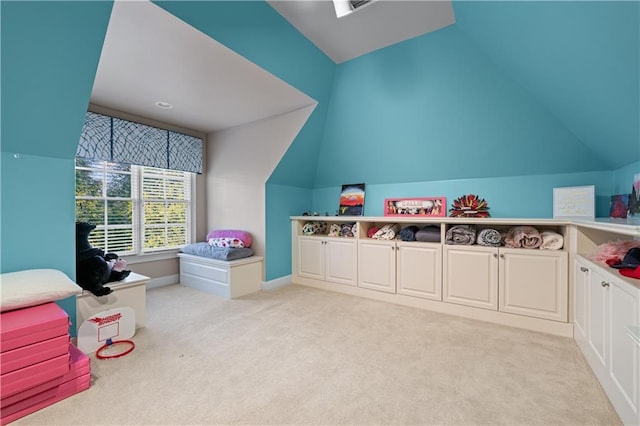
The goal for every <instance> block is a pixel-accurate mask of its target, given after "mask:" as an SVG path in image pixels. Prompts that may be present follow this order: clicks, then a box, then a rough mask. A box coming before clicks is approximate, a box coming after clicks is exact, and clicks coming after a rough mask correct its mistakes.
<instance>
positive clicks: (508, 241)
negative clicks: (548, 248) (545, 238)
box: [504, 225, 542, 249]
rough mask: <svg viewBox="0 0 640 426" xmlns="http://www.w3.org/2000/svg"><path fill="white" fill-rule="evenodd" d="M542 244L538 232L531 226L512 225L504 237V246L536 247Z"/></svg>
mask: <svg viewBox="0 0 640 426" xmlns="http://www.w3.org/2000/svg"><path fill="white" fill-rule="evenodd" d="M541 244H542V236H541V235H540V232H539V231H538V230H537V229H536V228H534V227H533V226H528V225H524V226H514V227H513V228H511V229H509V232H507V235H506V236H505V238H504V245H505V247H511V248H526V249H536V248H538V247H540V245H541Z"/></svg>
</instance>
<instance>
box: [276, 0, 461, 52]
mask: <svg viewBox="0 0 640 426" xmlns="http://www.w3.org/2000/svg"><path fill="white" fill-rule="evenodd" d="M268 3H269V4H270V5H271V6H272V7H273V8H274V9H275V10H277V11H278V13H280V14H281V15H282V16H283V17H284V18H285V19H286V20H288V21H289V22H290V23H291V25H293V26H294V27H296V28H297V29H298V31H300V32H301V33H302V34H304V35H305V36H306V37H307V38H308V39H309V40H311V42H312V43H314V44H315V45H316V46H317V47H318V48H319V49H320V50H322V51H323V52H324V53H325V54H326V55H327V56H329V57H330V58H331V59H332V60H333V61H334V62H336V63H341V62H345V61H348V60H350V59H353V58H356V57H358V56H361V55H364V54H366V53H369V52H373V51H374V50H378V49H381V48H383V47H387V46H390V45H392V44H395V43H398V42H401V41H404V40H408V39H410V38H413V37H417V36H419V35H422V34H426V33H429V32H432V31H435V30H438V29H440V28H443V27H445V26H447V25H451V24H453V23H454V22H455V19H454V16H453V8H452V6H451V2H450V1H446V0H445V1H404V0H375V1H373V2H371V3H369V4H367V5H366V7H361V8H359V9H357V10H355V11H354V12H353V13H350V14H349V15H346V16H344V17H342V18H337V17H336V11H335V8H334V5H333V2H332V1H330V0H305V1H290V0H283V1H278V0H268Z"/></svg>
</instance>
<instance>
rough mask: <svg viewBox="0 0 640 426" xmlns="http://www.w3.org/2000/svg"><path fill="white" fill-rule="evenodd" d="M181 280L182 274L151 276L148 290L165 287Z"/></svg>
mask: <svg viewBox="0 0 640 426" xmlns="http://www.w3.org/2000/svg"><path fill="white" fill-rule="evenodd" d="M179 282H180V275H179V274H174V275H167V276H165V277H159V278H151V279H150V280H149V282H148V283H147V290H149V289H150V288H157V287H164V286H166V285H172V284H178V283H179Z"/></svg>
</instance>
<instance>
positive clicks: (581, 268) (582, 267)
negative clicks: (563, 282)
mask: <svg viewBox="0 0 640 426" xmlns="http://www.w3.org/2000/svg"><path fill="white" fill-rule="evenodd" d="M580 270H581V271H582V272H589V268H585V267H584V266H581V267H580Z"/></svg>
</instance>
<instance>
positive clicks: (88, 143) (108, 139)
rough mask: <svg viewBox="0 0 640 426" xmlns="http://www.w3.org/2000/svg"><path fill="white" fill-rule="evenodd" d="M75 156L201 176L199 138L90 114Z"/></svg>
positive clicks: (87, 116) (200, 146) (86, 117)
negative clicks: (199, 174)
mask: <svg viewBox="0 0 640 426" xmlns="http://www.w3.org/2000/svg"><path fill="white" fill-rule="evenodd" d="M76 156H77V157H81V158H91V159H94V160H105V161H112V162H115V163H127V164H135V165H138V166H149V167H158V168H161V169H171V170H181V171H185V172H193V173H202V139H200V138H196V137H194V136H189V135H185V134H183V133H178V132H173V131H170V130H164V129H159V128H157V127H152V126H147V125H146V124H140V123H135V122H133V121H127V120H122V119H120V118H115V117H109V116H106V115H102V114H97V113H95V112H90V111H88V112H87V114H86V116H85V119H84V125H83V126H82V134H81V135H80V142H79V143H78V150H77V152H76Z"/></svg>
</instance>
